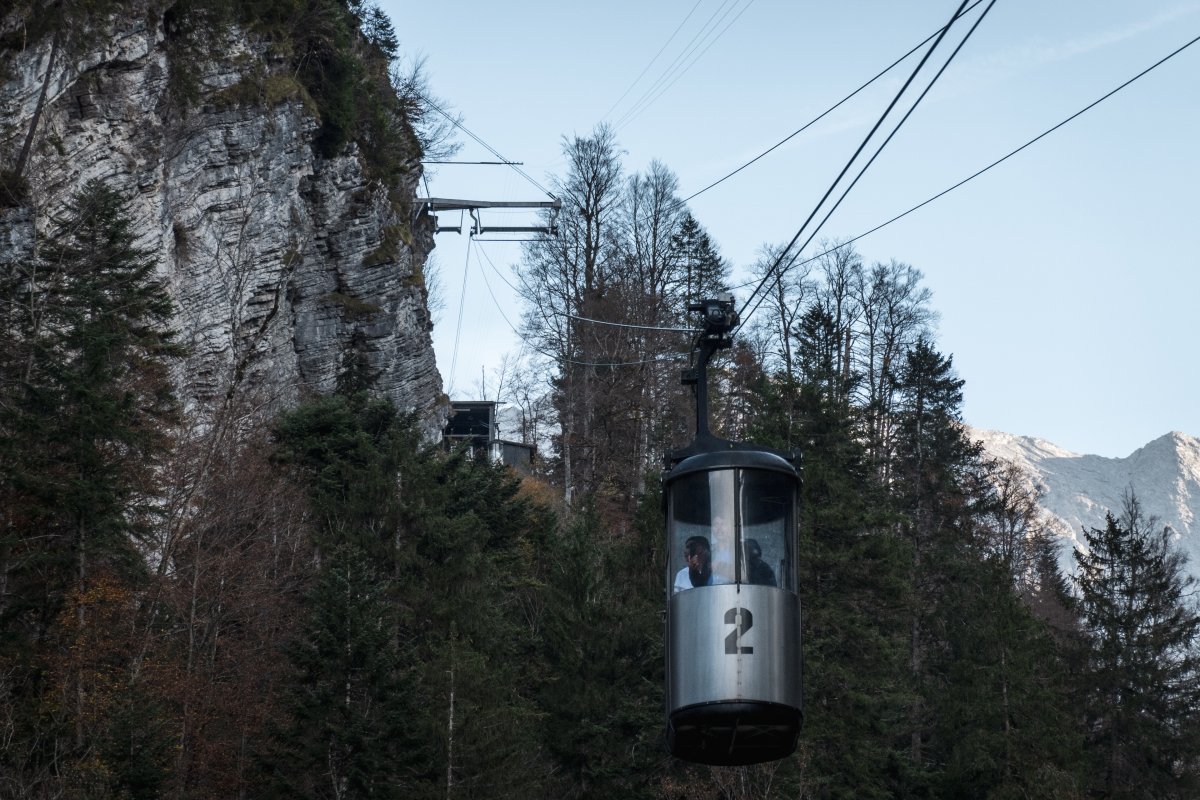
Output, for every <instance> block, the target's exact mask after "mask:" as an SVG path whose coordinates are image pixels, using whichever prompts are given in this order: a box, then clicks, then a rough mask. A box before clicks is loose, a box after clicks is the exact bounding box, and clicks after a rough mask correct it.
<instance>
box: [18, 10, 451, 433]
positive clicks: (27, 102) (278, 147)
mask: <svg viewBox="0 0 1200 800" xmlns="http://www.w3.org/2000/svg"><path fill="white" fill-rule="evenodd" d="M156 17H157V18H156ZM107 25H108V26H109V28H110V30H108V31H103V32H100V34H99V35H93V36H91V37H89V38H90V39H91V40H94V42H95V44H93V45H90V46H87V47H82V48H75V49H74V50H75V52H73V53H69V54H68V53H66V52H60V53H58V55H57V58H55V59H54V64H53V66H52V67H51V66H50V62H51V50H52V41H51V37H50V36H45V37H43V38H42V40H41V41H38V42H35V43H30V44H28V45H25V46H23V47H22V48H20V49H17V50H15V51H13V50H10V52H9V53H8V59H7V65H6V67H7V68H6V69H5V70H4V72H3V74H0V80H2V83H0V120H2V121H3V122H2V123H0V124H2V125H3V127H2V128H0V162H2V163H3V164H4V165H6V166H7V165H12V164H14V163H16V161H17V155H18V153H19V151H20V149H21V146H22V144H23V143H24V139H25V135H26V132H27V131H28V130H29V127H30V121H31V120H32V118H33V115H34V110H35V108H36V106H37V104H38V98H39V95H40V93H41V92H42V88H43V83H44V79H45V76H46V74H47V69H48V68H49V70H50V80H49V83H48V85H47V86H48V88H47V94H46V98H45V105H44V110H43V112H42V115H41V119H40V122H39V124H38V127H37V132H36V136H35V138H34V140H33V147H32V150H31V155H30V160H29V163H28V166H27V167H26V169H25V172H24V177H25V178H26V180H27V182H28V185H29V186H30V187H31V191H30V192H29V196H28V198H27V200H26V201H25V202H24V203H23V204H22V205H20V206H17V207H8V208H0V264H2V263H3V262H4V261H11V260H14V259H16V258H21V257H23V256H25V255H27V254H28V253H30V252H31V250H32V248H34V247H35V246H36V242H37V241H38V240H39V238H40V237H43V236H45V235H46V233H47V232H48V231H49V230H50V229H51V228H52V226H53V218H54V217H55V215H56V214H58V213H59V212H60V211H61V209H62V207H63V204H64V202H65V201H66V200H67V199H68V198H69V197H70V196H71V194H72V192H73V191H75V190H76V189H77V188H78V187H80V186H81V185H82V184H83V183H84V182H85V181H87V180H88V179H91V178H101V179H103V180H105V181H106V182H107V183H108V184H109V185H110V186H112V187H113V188H116V189H119V190H120V191H122V192H123V193H124V194H125V195H126V196H129V197H132V198H133V210H134V213H135V217H136V222H137V230H138V236H139V244H140V246H141V247H144V248H147V249H149V250H151V251H153V252H154V253H156V254H157V258H158V269H159V271H160V275H161V276H162V277H163V278H164V279H165V280H166V281H167V283H168V285H169V287H170V289H171V293H172V295H173V297H174V299H175V302H176V306H177V321H176V324H175V327H176V329H177V330H178V331H179V340H180V341H181V342H182V343H183V344H185V345H187V347H188V349H189V356H188V357H187V359H186V363H183V364H181V365H180V366H179V367H178V369H177V373H176V375H175V379H176V383H177V387H178V392H179V397H180V399H181V401H182V402H183V404H184V407H185V409H187V410H188V411H189V412H192V413H195V414H200V415H203V414H204V413H206V412H208V411H211V410H212V409H213V408H215V406H216V404H217V403H218V402H219V401H220V400H221V399H222V398H224V397H227V396H231V395H232V394H233V393H235V392H245V391H252V392H253V393H254V394H255V396H256V397H258V398H260V400H261V401H262V402H266V403H268V404H270V405H272V406H283V405H290V404H294V403H295V402H296V401H297V400H298V399H299V398H302V397H304V396H306V395H307V394H309V393H328V392H330V391H332V390H333V388H334V386H335V383H336V380H337V376H338V374H339V373H340V372H342V371H343V370H344V369H345V368H346V367H347V365H349V364H350V363H351V362H352V361H353V362H354V363H356V364H358V365H359V368H360V371H362V370H365V374H369V375H371V376H373V377H374V378H375V383H374V385H375V387H376V389H377V390H378V391H380V392H381V393H383V394H386V395H387V396H389V397H391V398H392V399H393V400H394V401H395V403H396V404H397V405H398V406H399V407H400V408H401V409H403V410H406V411H417V412H418V413H419V414H420V416H421V417H422V418H423V419H424V421H425V424H426V426H427V427H428V428H429V429H430V430H434V429H436V428H437V427H440V417H441V415H442V412H443V405H444V400H443V396H442V394H441V388H442V387H441V377H440V375H439V374H438V371H437V367H436V364H435V362H434V355H433V349H432V342H431V338H430V330H431V327H432V323H431V321H430V317H429V312H428V309H427V307H426V291H425V286H424V281H423V267H424V264H425V259H426V256H427V255H428V253H429V251H430V250H431V249H432V246H433V236H432V229H431V226H430V224H429V222H428V220H426V219H425V218H423V217H422V218H413V217H412V216H411V214H409V213H408V211H407V209H408V208H411V207H413V206H414V205H415V204H413V203H412V198H413V197H414V196H415V191H416V184H417V181H418V179H419V175H420V163H419V155H417V154H416V153H414V154H413V155H412V156H411V159H410V160H409V162H408V163H406V164H404V165H402V166H403V168H402V169H401V170H400V177H399V178H397V179H395V180H394V182H393V183H392V185H390V186H389V185H384V183H383V182H382V181H380V180H373V179H371V178H369V177H368V172H367V170H366V169H364V166H363V160H362V159H361V158H359V157H358V153H357V150H356V148H355V146H354V145H353V144H351V145H350V146H349V148H348V149H345V150H343V151H342V154H341V155H338V156H336V157H331V158H323V157H321V156H319V155H318V154H317V153H316V151H315V150H314V147H313V146H312V142H313V138H314V135H315V133H316V132H317V130H318V128H319V125H320V123H319V120H318V117H317V116H316V113H317V112H316V110H315V109H314V108H313V104H312V102H311V99H310V98H308V97H307V95H306V94H305V93H304V91H303V90H302V89H300V88H299V87H298V86H297V85H296V84H295V82H294V81H293V82H290V83H289V82H288V79H287V78H286V76H284V77H281V78H278V79H277V80H276V82H275V83H274V84H273V85H274V87H275V91H271V90H269V89H270V86H272V84H270V80H271V79H270V78H269V77H264V73H263V66H262V65H263V63H264V57H263V53H262V52H261V50H256V49H255V48H256V45H255V44H254V43H253V41H252V40H251V38H250V37H248V36H246V35H243V34H240V33H238V32H236V31H231V32H229V34H228V36H227V37H226V42H225V45H224V46H223V47H222V48H221V50H220V52H221V56H220V57H219V58H212V57H209V58H206V59H204V60H203V61H201V62H200V63H191V64H188V65H186V67H184V66H181V65H180V64H176V63H173V60H172V58H170V57H168V47H167V46H166V41H165V34H164V28H163V23H162V15H155V14H150V13H141V14H130V15H122V16H119V17H115V18H110V19H109V20H108V23H107ZM9 33H10V35H9V36H8V37H7V39H6V41H12V40H13V39H14V37H13V36H12V35H11V30H10V31H9ZM182 68H186V69H189V70H194V73H193V74H190V75H189V76H188V78H189V79H190V80H192V81H194V83H195V85H196V86H197V87H198V90H199V91H198V100H196V101H195V102H194V103H192V104H190V106H189V107H186V108H180V104H179V103H178V102H177V101H173V100H172V95H171V93H170V92H169V89H168V87H169V81H170V79H171V77H172V76H171V71H172V69H176V70H178V69H182ZM264 81H266V82H267V86H268V90H266V91H264V90H263V85H264ZM280 87H282V88H280ZM414 149H415V148H414ZM0 205H3V204H0Z"/></svg>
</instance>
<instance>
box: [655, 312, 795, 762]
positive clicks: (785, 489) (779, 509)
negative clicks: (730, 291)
mask: <svg viewBox="0 0 1200 800" xmlns="http://www.w3.org/2000/svg"><path fill="white" fill-rule="evenodd" d="M704 302H705V304H715V303H720V302H721V301H704ZM721 308H723V309H724V310H726V311H727V312H728V313H727V315H726V317H725V320H726V322H725V323H722V321H721V319H720V316H719V314H716V313H714V312H713V310H712V306H711V305H707V306H706V307H704V308H703V310H704V311H705V313H706V317H708V319H709V328H708V330H707V333H708V334H711V335H709V336H708V338H707V340H706V339H705V337H704V336H702V338H701V349H700V359H699V363H698V369H697V373H696V376H695V378H694V382H695V383H696V385H697V390H696V396H697V434H696V438H695V440H693V442H692V443H691V445H689V446H688V447H687V448H685V449H684V450H682V451H679V452H677V453H675V454H673V455H672V456H671V457H670V458H669V460H668V465H669V469H668V470H667V471H666V472H665V473H664V475H663V490H664V492H663V494H664V504H665V507H666V508H665V510H666V517H667V554H668V569H667V576H666V582H667V592H668V600H667V614H666V660H667V663H666V670H667V687H666V699H667V741H668V746H669V748H670V750H671V753H672V754H673V755H675V756H677V757H679V758H683V759H687V760H689V761H696V762H700V763H706V764H714V765H740V764H753V763H758V762H762V761H770V760H774V759H779V758H783V757H785V756H787V755H789V754H790V753H792V752H793V751H794V750H795V747H796V742H797V739H798V737H799V732H800V726H801V723H802V720H803V697H802V659H801V648H800V601H799V597H798V595H797V593H796V560H795V554H796V518H797V503H798V496H799V487H800V478H799V473H798V471H797V469H796V460H797V457H796V455H795V454H792V453H781V452H777V451H772V450H769V449H766V448H760V447H756V446H754V445H750V444H744V443H737V442H729V441H726V440H723V439H719V438H717V437H715V436H713V435H712V434H711V433H709V431H708V427H707V419H706V418H707V399H706V397H705V395H706V392H707V388H706V382H707V381H706V377H705V368H706V366H707V360H708V358H709V357H711V355H712V353H713V352H715V350H716V349H717V347H720V346H722V345H724V346H728V345H727V341H728V339H727V336H726V333H727V329H728V328H727V327H726V328H725V329H724V330H722V324H725V325H728V324H731V323H728V319H729V318H730V317H731V318H732V319H733V320H734V321H736V315H733V314H732V306H731V304H726V305H723V306H721ZM718 310H719V309H718ZM714 316H717V317H718V322H717V324H716V325H715V326H714V325H712V323H711V320H712V318H713V317H714ZM714 328H715V331H714Z"/></svg>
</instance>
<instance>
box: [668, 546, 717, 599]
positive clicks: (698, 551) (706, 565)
mask: <svg viewBox="0 0 1200 800" xmlns="http://www.w3.org/2000/svg"><path fill="white" fill-rule="evenodd" d="M683 560H684V562H685V563H686V564H687V566H686V567H684V568H683V569H681V570H679V572H677V573H675V588H674V591H676V592H681V591H683V590H684V589H691V588H693V587H695V586H712V585H713V571H712V548H711V547H709V546H708V539H706V538H705V537H703V536H690V537H688V540H687V541H686V542H684V543H683Z"/></svg>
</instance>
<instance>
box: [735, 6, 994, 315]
mask: <svg viewBox="0 0 1200 800" xmlns="http://www.w3.org/2000/svg"><path fill="white" fill-rule="evenodd" d="M994 5H996V0H991V2H989V3H988V4H987V7H986V8H984V9H983V13H982V14H980V15H979V18H978V19H976V20H975V22H974V24H972V25H971V27H970V29H969V30H967V33H966V35H965V36H963V38H962V40H961V41H959V43H958V46H957V47H955V48H954V51H953V52H952V53H950V57H949V58H947V59H946V61H945V63H943V64H942V66H941V68H940V69H939V70H938V71H937V72H936V73H935V74H934V76H933V78H932V79H931V80H930V81H929V84H928V85H926V87H925V89H924V90H923V91H922V92H921V94H919V95H918V96H917V99H916V100H915V101H914V102H913V104H912V106H910V107H909V109H908V111H906V112H905V113H904V116H903V117H901V118H900V121H899V122H897V123H896V127H894V128H892V132H891V133H889V134H888V136H887V138H886V139H884V140H883V142H882V143H881V144H880V145H879V147H878V148H876V150H875V154H874V155H872V156H871V158H870V159H868V161H867V163H866V164H864V165H863V167H862V169H860V170H859V171H858V174H857V175H855V176H854V180H852V181H851V182H850V185H849V186H847V187H846V188H845V190H844V191H843V192H842V194H841V196H840V197H839V198H838V199H837V202H835V203H834V204H833V206H832V207H831V208H830V209H829V211H828V212H826V214H825V216H824V217H823V218H822V219H821V221H820V222H819V223H817V227H815V228H813V230H812V232H811V233H809V235H808V238H807V239H805V240H804V244H802V245H800V246H799V247H797V248H796V252H795V254H794V255H793V256H792V258H791V260H790V261H788V263H787V264H785V265H783V266H782V267H781V268H780V269H779V271H778V274H777V275H776V276H775V285H776V286H778V285H779V282H780V281H782V280H783V276H784V275H785V274H786V273H787V271H788V270H789V269H791V268H792V266H793V265H794V264H795V263H796V261H797V259H799V258H800V256H801V254H802V253H803V252H804V248H806V247H808V246H809V245H810V244H811V243H812V241H813V239H815V238H816V237H817V234H818V233H820V232H821V228H823V227H824V226H825V223H826V222H828V221H829V218H830V217H831V216H833V212H835V211H837V209H838V206H840V205H841V204H842V201H843V200H845V199H846V195H848V194H850V190H851V189H853V188H854V187H855V185H857V184H858V182H859V180H860V179H861V178H862V176H863V175H864V174H865V173H866V171H867V169H869V168H870V166H871V165H872V164H874V163H875V159H877V158H879V154H880V153H882V152H883V149H884V148H885V147H887V145H888V142H890V141H892V138H893V137H894V136H895V135H896V134H897V133H898V132H899V131H900V128H901V127H903V126H904V123H905V122H906V121H907V120H908V118H909V117H910V116H912V113H913V112H914V111H916V110H917V106H919V105H920V104H921V101H922V100H924V99H925V95H927V94H929V90H930V89H932V88H933V86H934V84H936V83H937V82H938V79H939V78H941V77H942V73H943V72H945V71H946V68H947V67H949V66H950V64H951V62H953V61H954V59H955V57H956V56H957V55H958V53H959V51H960V50H962V49H963V46H964V45H965V44H966V43H967V42H968V41H969V40H970V38H971V36H972V35H973V34H974V33H975V30H976V29H977V28H978V27H979V25H980V23H982V22H983V21H984V19H986V18H987V15H988V12H989V11H991V10H992V6H994ZM766 297H767V295H766V293H765V292H764V293H763V295H762V296H761V297H760V298H759V299H758V302H757V303H755V304H754V308H752V309H750V313H749V314H747V315H746V317H745V318H749V317H751V316H753V315H754V312H755V311H757V310H758V307H759V306H760V305H762V303H763V301H764V300H765V299H766ZM745 318H744V319H745Z"/></svg>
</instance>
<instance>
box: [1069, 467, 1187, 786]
mask: <svg viewBox="0 0 1200 800" xmlns="http://www.w3.org/2000/svg"><path fill="white" fill-rule="evenodd" d="M1084 535H1085V538H1086V541H1087V552H1083V551H1082V550H1078V551H1076V560H1077V561H1078V563H1079V592H1080V612H1081V616H1082V620H1083V625H1084V630H1085V632H1086V634H1087V636H1088V637H1089V644H1090V653H1089V659H1088V669H1087V672H1086V680H1087V715H1088V743H1089V746H1090V752H1091V754H1092V758H1093V763H1094V776H1095V783H1094V786H1093V787H1092V788H1093V790H1094V791H1095V792H1096V793H1097V795H1098V796H1101V797H1108V798H1118V797H1119V798H1176V797H1178V798H1183V797H1194V796H1196V793H1197V791H1200V781H1198V778H1200V776H1198V775H1197V771H1196V770H1197V764H1198V763H1200V649H1198V648H1200V612H1198V611H1197V608H1196V605H1195V601H1194V600H1193V599H1192V595H1193V592H1194V581H1193V580H1192V579H1191V578H1189V577H1187V575H1186V574H1185V572H1184V571H1183V563H1184V561H1183V556H1182V555H1181V554H1180V553H1179V552H1178V551H1177V550H1175V549H1174V547H1173V546H1172V545H1171V540H1170V530H1169V529H1168V528H1161V529H1160V528H1158V527H1157V526H1156V524H1155V521H1154V520H1153V519H1152V518H1147V517H1146V516H1145V514H1144V512H1143V511H1142V507H1141V503H1140V502H1139V501H1138V499H1137V497H1136V495H1134V494H1133V493H1132V491H1131V492H1129V493H1128V494H1127V495H1126V497H1125V499H1124V503H1123V508H1122V512H1121V515H1120V517H1114V516H1113V515H1112V514H1111V513H1110V514H1108V515H1107V517H1106V518H1105V526H1104V527H1103V528H1090V529H1086V530H1085V531H1084Z"/></svg>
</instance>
